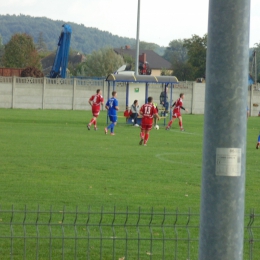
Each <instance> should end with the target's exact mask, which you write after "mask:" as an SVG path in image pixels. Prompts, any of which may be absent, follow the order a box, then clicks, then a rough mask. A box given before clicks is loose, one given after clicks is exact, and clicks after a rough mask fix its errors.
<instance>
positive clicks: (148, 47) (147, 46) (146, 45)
mask: <svg viewBox="0 0 260 260" xmlns="http://www.w3.org/2000/svg"><path fill="white" fill-rule="evenodd" d="M158 47H159V46H158V45H157V44H155V43H150V42H142V41H140V43H139V49H140V50H151V51H154V50H155V49H156V48H158Z"/></svg>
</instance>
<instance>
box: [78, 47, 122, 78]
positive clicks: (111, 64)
mask: <svg viewBox="0 0 260 260" xmlns="http://www.w3.org/2000/svg"><path fill="white" fill-rule="evenodd" d="M123 64H124V59H123V57H122V56H121V55H118V54H116V53H115V52H114V50H113V49H111V48H104V49H100V50H99V51H94V52H92V54H90V55H88V56H87V60H86V62H83V63H82V64H80V65H79V66H78V68H77V73H76V74H77V76H88V77H106V76H107V75H108V74H110V73H113V72H114V71H116V70H117V69H118V68H119V67H121V66H122V65H123Z"/></svg>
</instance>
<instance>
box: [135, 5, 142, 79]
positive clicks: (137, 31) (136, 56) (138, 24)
mask: <svg viewBox="0 0 260 260" xmlns="http://www.w3.org/2000/svg"><path fill="white" fill-rule="evenodd" d="M140 2H141V0H138V9H137V29H136V55H135V75H138V67H139V28H140Z"/></svg>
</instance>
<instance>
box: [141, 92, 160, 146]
mask: <svg viewBox="0 0 260 260" xmlns="http://www.w3.org/2000/svg"><path fill="white" fill-rule="evenodd" d="M139 113H140V114H141V115H142V116H143V118H142V124H141V133H140V137H141V141H140V142H139V144H140V145H142V144H143V143H144V145H146V144H147V141H148V139H149V132H150V130H151V129H152V127H153V118H154V117H156V118H157V119H158V120H159V119H160V117H159V116H158V111H157V109H156V107H155V106H154V105H153V98H152V97H148V103H146V104H144V105H142V107H141V108H140V111H139Z"/></svg>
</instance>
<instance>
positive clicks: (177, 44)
mask: <svg viewBox="0 0 260 260" xmlns="http://www.w3.org/2000/svg"><path fill="white" fill-rule="evenodd" d="M163 58H164V59H166V60H168V61H169V62H171V63H172V64H174V62H175V61H178V62H186V61H187V60H188V56H187V48H186V47H184V40H173V41H171V42H170V43H169V46H168V47H167V48H166V49H165V52H164V55H163Z"/></svg>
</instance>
